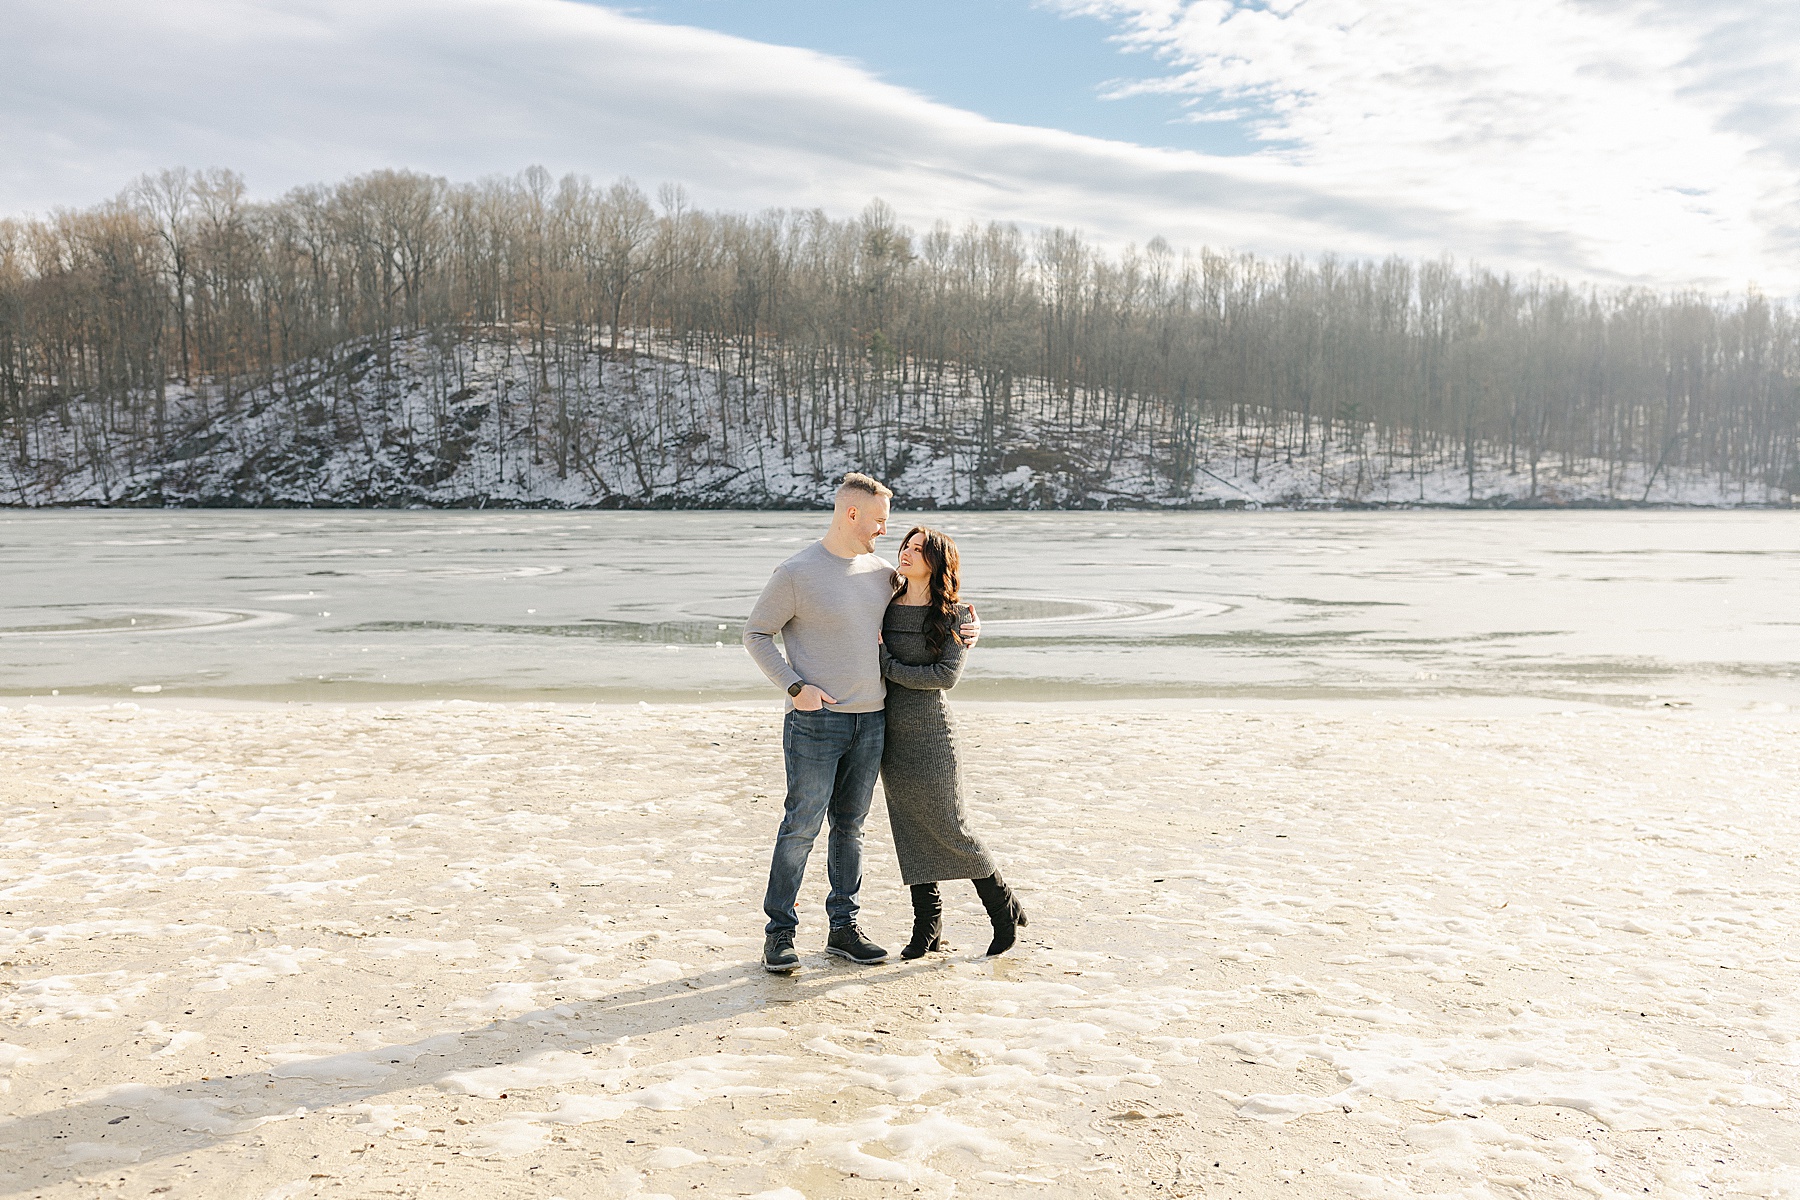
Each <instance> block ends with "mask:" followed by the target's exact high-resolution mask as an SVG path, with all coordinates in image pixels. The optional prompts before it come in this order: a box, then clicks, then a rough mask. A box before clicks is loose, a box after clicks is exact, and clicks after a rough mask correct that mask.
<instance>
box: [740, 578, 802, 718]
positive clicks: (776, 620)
mask: <svg viewBox="0 0 1800 1200" xmlns="http://www.w3.org/2000/svg"><path fill="white" fill-rule="evenodd" d="M793 619H794V581H793V580H792V579H790V578H789V577H788V573H787V572H786V571H780V570H778V571H776V572H775V574H773V575H772V576H770V577H769V582H768V584H767V585H766V586H765V587H764V588H763V590H762V595H761V596H758V597H757V598H756V607H755V608H753V609H751V610H750V619H749V620H748V621H745V622H744V648H745V649H747V650H749V651H750V657H751V658H752V659H754V660H755V661H756V665H757V666H758V667H759V668H761V670H762V673H763V674H764V675H767V676H768V677H769V681H770V682H771V683H773V684H774V685H775V686H776V687H778V688H780V689H781V690H782V691H784V692H785V691H786V690H787V689H788V688H790V687H793V686H794V685H795V684H796V683H799V682H800V672H798V671H796V670H794V668H793V665H792V664H790V663H789V662H788V660H787V656H786V655H784V654H782V652H781V651H780V650H779V649H778V648H777V647H776V645H775V635H776V634H778V633H780V632H781V631H782V629H783V628H784V627H785V626H786V625H787V623H788V622H789V621H791V620H793Z"/></svg>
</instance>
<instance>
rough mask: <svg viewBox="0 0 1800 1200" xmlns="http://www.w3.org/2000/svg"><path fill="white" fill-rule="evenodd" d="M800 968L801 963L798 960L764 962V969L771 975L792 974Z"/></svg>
mask: <svg viewBox="0 0 1800 1200" xmlns="http://www.w3.org/2000/svg"><path fill="white" fill-rule="evenodd" d="M799 969H800V964H799V963H797V962H792V963H764V964H763V970H765V971H767V972H768V973H769V974H771V975H792V974H793V973H794V972H795V971H798V970H799Z"/></svg>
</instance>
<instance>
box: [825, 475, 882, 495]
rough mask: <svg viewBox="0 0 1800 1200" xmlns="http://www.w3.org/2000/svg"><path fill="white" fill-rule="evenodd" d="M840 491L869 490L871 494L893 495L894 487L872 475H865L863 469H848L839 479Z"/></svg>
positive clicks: (838, 488) (838, 486)
mask: <svg viewBox="0 0 1800 1200" xmlns="http://www.w3.org/2000/svg"><path fill="white" fill-rule="evenodd" d="M837 490H838V491H839V492H867V493H868V494H869V495H871V496H892V495H893V494H894V489H893V488H891V487H889V486H888V485H887V484H885V483H882V482H881V481H880V480H878V479H876V478H875V477H874V476H872V475H864V474H863V473H862V472H861V471H846V472H845V473H844V477H843V478H842V479H840V480H838V485H837Z"/></svg>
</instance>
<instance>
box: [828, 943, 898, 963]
mask: <svg viewBox="0 0 1800 1200" xmlns="http://www.w3.org/2000/svg"><path fill="white" fill-rule="evenodd" d="M825 953H827V954H835V955H837V956H838V957H839V958H847V959H849V960H850V961H851V962H853V963H861V964H862V965H863V966H865V967H866V966H869V965H871V964H873V963H884V962H886V961H887V960H888V958H889V957H890V956H889V955H886V954H883V955H882V956H881V957H880V958H858V957H856V955H854V954H852V953H850V952H849V951H848V950H839V949H838V948H837V947H836V946H827V947H825Z"/></svg>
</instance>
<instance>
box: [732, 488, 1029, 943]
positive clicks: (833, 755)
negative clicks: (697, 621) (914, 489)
mask: <svg viewBox="0 0 1800 1200" xmlns="http://www.w3.org/2000/svg"><path fill="white" fill-rule="evenodd" d="M892 496H893V492H891V491H889V490H888V489H887V488H886V487H884V486H883V485H881V484H880V483H877V482H876V481H875V480H873V479H871V478H869V477H868V476H867V475H859V474H856V473H854V472H853V473H851V474H849V475H846V476H844V478H843V481H842V482H841V483H839V485H838V489H837V496H836V499H835V503H834V504H833V507H832V514H831V528H830V529H829V530H827V532H826V534H825V536H824V537H823V538H821V539H820V540H819V541H816V542H814V543H813V544H812V545H810V546H808V547H807V548H806V549H804V550H802V551H800V553H798V554H796V555H794V556H793V557H792V558H790V559H788V560H787V561H786V562H784V563H782V564H781V565H780V566H778V567H776V568H775V573H774V575H773V576H772V577H771V578H770V580H769V584H768V586H767V587H765V588H764V589H763V593H762V596H761V597H760V598H759V599H758V600H757V602H756V607H755V609H753V610H752V611H751V613H750V619H749V621H748V622H747V623H746V624H745V626H744V645H745V646H746V647H748V649H749V651H750V655H751V657H752V658H754V659H755V660H756V665H757V666H758V667H760V668H761V669H762V672H763V674H765V675H767V676H768V677H769V679H770V680H771V681H773V682H774V683H775V684H776V686H778V687H780V688H783V689H784V690H786V692H787V694H788V710H787V715H786V717H785V718H784V719H783V725H782V732H781V749H782V755H783V758H784V759H785V761H786V765H787V806H786V809H785V812H784V813H783V816H782V820H781V831H780V832H779V833H778V834H777V835H776V838H775V853H774V858H773V861H772V862H771V863H770V864H769V888H768V892H767V893H766V894H765V895H764V897H763V911H764V912H765V913H767V914H768V917H769V923H768V925H767V926H766V927H765V928H764V934H765V936H764V939H763V966H764V967H765V968H767V969H768V970H770V971H773V972H777V973H786V972H789V971H792V970H794V969H795V968H797V967H799V965H800V957H799V955H798V954H796V953H795V951H794V932H795V930H796V929H798V928H799V918H798V916H797V915H796V913H795V911H794V904H795V901H796V900H797V898H798V897H799V894H800V884H801V881H802V880H803V879H804V878H805V875H806V860H807V857H808V856H809V855H810V854H811V853H812V846H813V841H814V839H815V838H817V837H818V834H819V829H820V827H821V826H822V825H824V824H826V823H827V822H829V824H830V828H831V832H830V836H829V838H828V839H827V843H826V851H825V865H826V874H827V877H828V879H829V881H830V884H831V894H830V895H829V896H828V897H827V898H826V901H825V912H826V915H827V916H828V917H829V918H830V922H831V932H830V935H829V938H828V940H827V942H826V945H825V950H826V953H828V954H835V955H837V956H839V957H840V958H847V959H849V960H850V961H852V962H859V963H877V962H881V961H883V960H885V959H886V958H887V956H888V952H887V951H886V950H884V949H882V948H881V947H880V946H877V945H875V944H874V943H873V942H871V941H869V940H868V938H866V937H864V936H863V933H862V930H861V928H860V927H859V926H858V924H857V920H856V917H857V912H858V907H857V900H856V896H857V893H858V892H859V891H860V890H861V889H862V827H863V820H864V818H866V817H867V816H868V815H869V804H870V801H871V799H872V798H873V796H874V792H875V780H876V778H877V777H879V778H880V779H881V781H882V784H883V790H884V791H885V792H886V794H887V808H888V821H889V824H890V825H891V826H892V828H893V833H894V850H895V852H896V854H897V855H898V857H899V859H900V875H901V878H902V880H903V881H904V882H905V883H906V884H907V885H908V886H909V887H910V888H911V889H912V906H913V929H912V940H911V941H910V942H909V943H908V944H907V946H906V948H905V949H904V950H902V951H901V952H900V956H901V957H902V958H918V957H920V956H922V955H924V954H925V953H927V952H928V951H932V950H937V949H940V948H941V930H942V925H943V919H942V913H943V901H942V897H941V896H940V895H939V894H938V887H937V885H938V884H939V883H940V882H941V881H943V880H947V879H970V880H973V881H974V883H975V891H976V893H977V894H978V895H979V896H980V897H981V903H982V905H983V907H985V908H986V909H987V913H988V918H989V920H990V921H992V923H993V926H994V937H993V942H992V944H991V945H989V946H988V953H989V954H999V953H1001V952H1003V951H1005V950H1007V949H1009V948H1011V946H1012V944H1013V940H1014V938H1015V936H1016V933H1015V928H1016V926H1020V925H1023V924H1025V912H1024V910H1023V909H1022V908H1020V907H1019V902H1018V900H1017V899H1016V898H1015V897H1014V896H1013V894H1012V889H1010V888H1008V887H1007V886H1006V881H1005V880H1003V879H1002V878H1001V877H1000V872H999V870H998V869H997V868H996V867H995V865H994V861H993V859H992V858H991V857H989V855H988V852H987V851H986V849H984V848H983V847H982V844H981V842H980V840H979V839H978V838H977V837H976V836H975V834H974V833H973V832H972V831H971V830H970V828H969V823H968V816H967V814H966V813H965V812H964V810H963V798H962V777H961V772H960V771H959V770H958V766H957V753H956V741H955V733H954V728H953V726H952V724H951V722H950V716H949V712H948V710H947V709H946V707H945V705H944V698H943V694H944V692H945V691H947V690H948V689H950V688H952V687H954V686H955V685H956V681H957V679H958V678H959V677H960V676H961V674H962V666H963V657H964V654H965V652H966V651H967V649H968V647H970V646H972V645H974V643H975V639H976V637H977V636H979V634H980V631H981V626H980V622H979V620H978V619H977V618H976V616H975V613H974V610H973V609H971V608H970V607H969V606H968V605H966V604H963V603H961V602H960V601H959V599H958V594H957V593H958V587H959V580H958V568H959V561H958V556H957V552H956V543H954V542H952V541H951V540H950V539H949V538H948V537H946V536H945V535H944V534H942V533H940V532H938V531H936V530H933V529H926V528H922V527H921V528H916V529H914V530H913V531H912V532H910V533H908V534H907V535H906V540H905V541H904V542H902V543H901V546H900V563H899V566H898V568H897V569H896V568H895V567H894V566H893V565H892V564H890V563H888V562H887V561H886V560H885V559H882V558H880V557H878V556H877V555H876V554H875V552H874V551H875V541H876V539H877V538H879V537H881V536H883V535H884V534H886V533H887V521H888V506H889V501H890V499H891V497H892ZM777 634H779V635H780V636H781V646H780V647H779V648H778V647H777V646H776V644H775V637H776V635H777ZM784 649H785V651H786V654H785V655H784V654H783V653H782V651H783V650H784Z"/></svg>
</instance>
